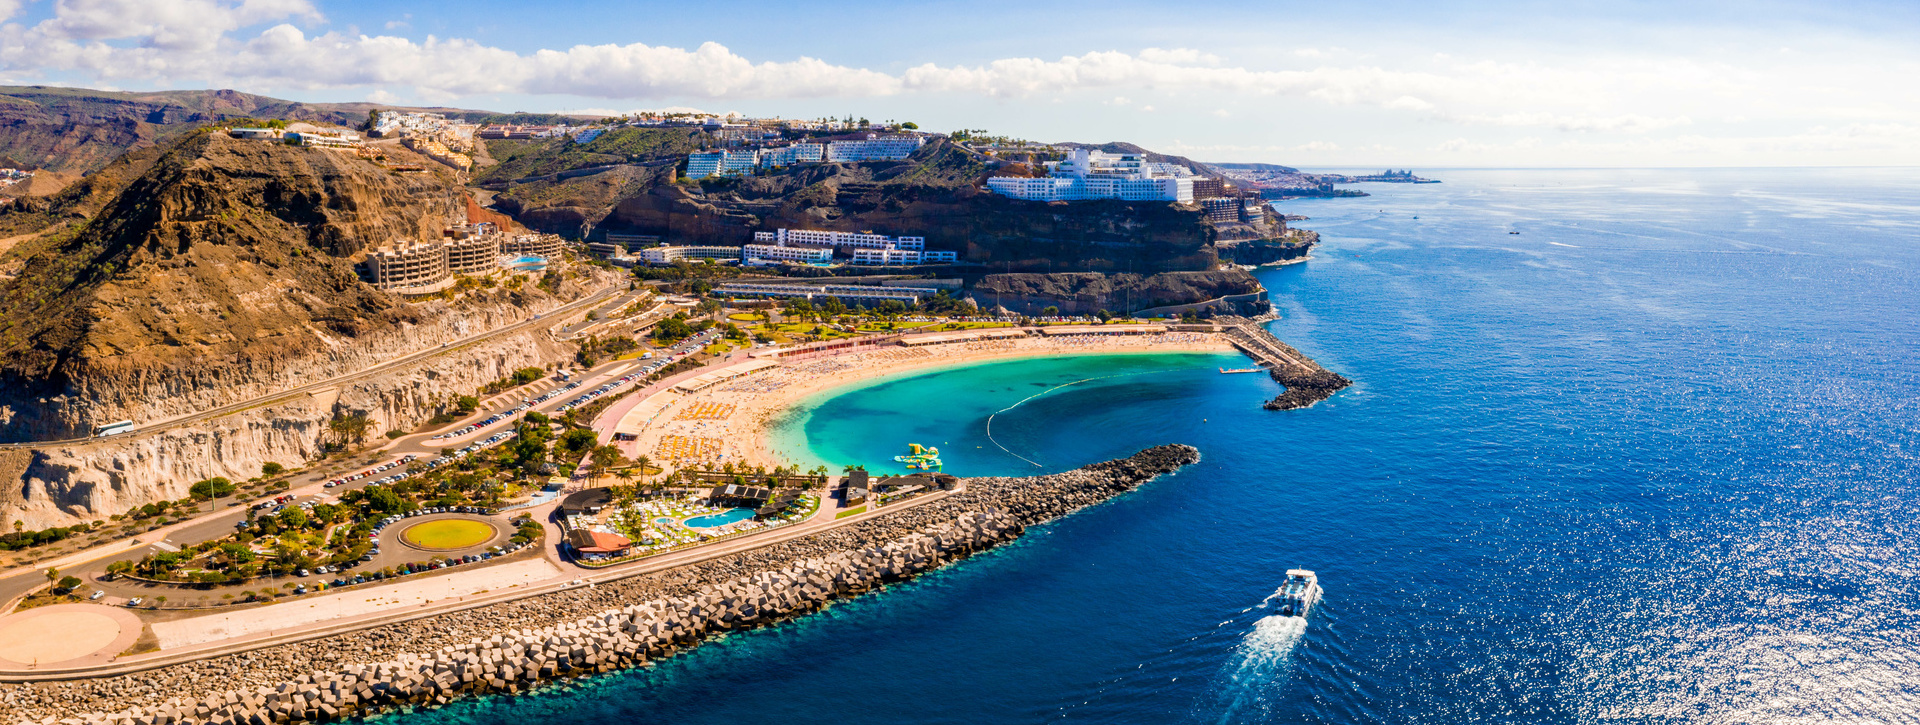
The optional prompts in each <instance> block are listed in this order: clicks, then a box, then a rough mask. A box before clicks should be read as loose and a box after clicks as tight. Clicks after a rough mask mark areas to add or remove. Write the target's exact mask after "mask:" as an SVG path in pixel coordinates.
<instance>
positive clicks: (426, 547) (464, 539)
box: [399, 516, 500, 553]
mask: <svg viewBox="0 0 1920 725" xmlns="http://www.w3.org/2000/svg"><path fill="white" fill-rule="evenodd" d="M499 536H500V529H499V527H496V526H494V525H493V524H491V523H488V522H485V521H481V520H479V519H471V518H465V517H460V516H449V517H445V518H431V519H427V520H425V521H421V522H419V523H417V524H412V525H410V526H407V527H405V528H403V529H401V530H400V535H399V538H400V543H402V544H405V545H407V546H408V547H410V548H414V549H419V550H421V551H432V552H441V553H444V552H452V551H463V550H466V549H471V548H474V547H476V546H479V545H481V544H485V543H487V542H489V541H492V540H494V539H496V538H499Z"/></svg>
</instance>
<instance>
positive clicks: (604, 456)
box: [588, 445, 626, 483]
mask: <svg viewBox="0 0 1920 725" xmlns="http://www.w3.org/2000/svg"><path fill="white" fill-rule="evenodd" d="M625 457H626V456H623V455H621V454H620V448H619V447H618V446H612V445H605V446H600V447H597V448H595V449H593V453H591V454H588V458H589V460H590V461H591V462H592V470H593V480H594V482H595V483H599V481H600V474H603V473H606V472H607V469H609V468H612V467H614V466H616V465H619V463H620V459H622V458H625Z"/></svg>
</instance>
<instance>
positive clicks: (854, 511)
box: [833, 506, 867, 519]
mask: <svg viewBox="0 0 1920 725" xmlns="http://www.w3.org/2000/svg"><path fill="white" fill-rule="evenodd" d="M866 512H867V507H865V506H855V507H853V508H850V509H847V510H845V511H842V512H840V513H837V514H834V515H833V517H834V518H835V519H844V518H846V517H848V516H857V515H859V514H864V513H866Z"/></svg>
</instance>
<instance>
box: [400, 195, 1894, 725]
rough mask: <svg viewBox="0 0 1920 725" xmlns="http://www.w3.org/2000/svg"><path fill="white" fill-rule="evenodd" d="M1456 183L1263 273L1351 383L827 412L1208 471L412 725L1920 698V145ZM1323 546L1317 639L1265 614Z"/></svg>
mask: <svg viewBox="0 0 1920 725" xmlns="http://www.w3.org/2000/svg"><path fill="white" fill-rule="evenodd" d="M1431 175H1434V176H1439V177H1441V178H1443V179H1445V180H1446V183H1444V184H1438V185H1422V186H1405V185H1368V186H1366V187H1365V188H1366V189H1367V190H1369V191H1371V192H1373V193H1374V194H1375V196H1373V197H1370V198H1364V199H1333V200H1316V201H1300V202H1283V203H1282V204H1281V206H1282V209H1283V210H1284V211H1287V212H1290V213H1294V214H1305V215H1307V216H1311V217H1313V219H1312V221H1310V222H1303V223H1300V224H1299V226H1302V227H1306V228H1310V229H1316V230H1319V231H1321V232H1322V234H1323V239H1324V243H1323V245H1322V246H1321V247H1320V248H1319V249H1318V250H1317V251H1316V252H1315V259H1314V261H1312V262H1309V263H1307V264H1303V265H1296V266H1292V267H1287V268H1283V269H1277V270H1267V271H1262V272H1260V273H1259V274H1260V277H1261V279H1262V280H1263V281H1264V282H1265V283H1266V284H1267V286H1268V287H1269V289H1271V290H1272V293H1273V298H1274V300H1275V302H1276V304H1277V306H1278V308H1279V310H1280V312H1281V313H1282V315H1283V318H1282V319H1281V320H1280V321H1278V322H1276V323H1275V324H1274V329H1275V331H1276V332H1277V333H1278V334H1279V335H1280V337H1281V338H1283V339H1285V340H1287V341H1288V342H1289V343H1291V344H1293V345H1294V346H1296V347H1298V348H1300V349H1301V350H1302V351H1304V352H1307V353H1308V354H1310V355H1313V356H1314V357H1315V358H1317V359H1318V360H1320V361H1321V362H1322V363H1324V364H1326V365H1327V366H1328V367H1330V368H1332V369H1334V370H1336V371H1339V372H1341V373H1343V374H1345V375H1347V376H1349V377H1351V378H1353V379H1354V380H1355V381H1356V382H1355V385H1354V387H1352V388H1350V389H1347V390H1344V391H1341V392H1340V393H1339V394H1338V395H1336V396H1335V397H1333V398H1332V399H1330V400H1327V401H1325V402H1323V403H1320V404H1319V405H1316V406H1314V407H1312V408H1310V409H1307V410H1301V411H1289V412H1284V413H1276V412H1270V411H1264V410H1261V409H1260V408H1259V403H1260V401H1261V400H1262V399H1264V398H1265V397H1267V396H1270V395H1271V394H1272V393H1273V392H1274V390H1273V388H1272V384H1271V382H1270V381H1267V380H1265V379H1263V378H1261V377H1260V376H1255V375H1220V374H1218V373H1217V372H1214V371H1213V368H1215V367H1217V366H1218V365H1220V364H1221V361H1217V360H1216V359H1214V358H1213V357H1212V356H1191V357H1188V358H1184V359H1183V358H1180V357H1165V356H1144V357H1120V358H1077V359H1063V360H1036V361H1026V362H1018V363H1006V364H994V365H987V366H980V367H977V368H972V369H960V370H946V371H939V372H936V373H933V374H928V375H924V376H917V377H913V378H910V379H899V380H891V381H884V382H881V383H877V384H874V385H869V386H865V387H861V388H858V389H854V390H851V391H847V392H845V393H844V394H842V395H838V396H832V397H828V398H826V399H821V400H817V401H814V405H813V406H812V407H811V409H810V410H808V411H807V412H805V413H803V414H796V415H794V416H793V417H792V418H790V419H789V420H787V421H786V423H787V425H788V426H789V427H788V428H787V429H786V433H785V440H786V443H785V444H784V445H789V446H798V447H796V448H793V449H792V455H794V456H797V457H805V458H806V459H807V460H809V461H817V462H824V463H830V464H836V465H845V464H846V463H854V462H865V463H868V464H869V465H880V466H885V465H886V464H887V463H889V462H891V460H892V457H893V456H895V455H898V454H900V453H901V452H903V451H904V449H905V446H906V444H907V443H910V442H918V443H923V444H929V445H937V446H939V447H940V449H941V453H942V456H943V458H945V459H946V461H947V463H948V466H947V468H948V470H950V471H953V472H955V473H961V474H972V475H978V474H990V473H1024V472H1034V471H1051V470H1060V469H1064V468H1068V467H1072V466H1077V465H1081V464H1084V463H1088V462H1093V461H1098V460H1103V459H1107V458H1111V457H1114V456H1117V455H1124V454H1127V453H1131V452H1132V451H1134V450H1137V449H1138V448H1141V447H1144V446H1147V445H1152V444H1158V443H1165V442H1180V443H1189V444H1192V445H1195V446H1198V447H1199V448H1200V449H1201V451H1202V453H1203V455H1204V459H1203V460H1202V461H1201V462H1200V463H1199V464H1197V465H1194V466H1192V467H1190V468H1188V469H1186V470H1184V471H1181V472H1180V473H1178V474H1175V475H1172V476H1168V477H1165V478H1163V479H1160V480H1158V481H1155V482H1153V483H1152V484H1150V485H1147V486H1145V487H1143V488H1141V489H1140V490H1138V491H1135V492H1132V493H1129V494H1127V495H1125V496H1121V497H1119V498H1116V499H1114V500H1112V501H1110V502H1108V503H1106V504H1103V505H1100V506H1096V507H1093V508H1090V509H1087V510H1084V511H1081V512H1079V513H1077V514H1075V515H1073V516H1070V517H1067V518H1065V519H1062V520H1060V521H1058V522H1055V523H1052V524H1049V525H1046V526H1040V527H1035V528H1034V529H1032V530H1030V531H1029V532H1028V534H1027V536H1025V537H1024V538H1022V539H1021V540H1019V541H1017V542H1015V543H1013V544H1011V545H1009V546H1006V547H1002V548H1000V549H996V550H994V551H991V552H988V553H986V554H984V555H981V556H978V557H975V558H972V559H969V560H967V561H965V562H962V563H960V564H958V565H956V566H952V567H949V568H946V569H943V570H941V571H939V572H937V573H934V574H932V575H930V576H927V577H923V578H921V579H918V580H915V581H913V582H911V583H908V584H905V585H901V586H896V587H891V588H889V589H888V590H887V591H885V592H883V593H880V594H877V595H873V596H867V597H862V598H860V599H857V600H853V601H850V602H845V603H842V604H838V605H836V606H834V607H832V608H830V609H828V610H827V611H826V612H823V613H821V614H818V615H814V616H809V617H806V618H803V619H800V620H798V621H795V622H791V623H788V624H784V625H781V626H778V627H772V628H768V629H764V630H758V631H754V632H750V633H741V634H735V635H730V636H727V637H724V638H722V639H719V640H717V641H715V642H712V643H710V644H708V645H706V646H703V647H700V648H697V649H695V650H693V651H691V652H688V653H686V654H683V655H681V656H678V657H674V658H672V659H669V660H666V661H663V662H659V663H656V664H655V666H653V667H650V668H646V669H642V670H637V671H632V672H626V673H620V674H616V675H609V676H606V677H603V678H597V679H594V680H589V681H583V682H580V683H577V684H576V685H574V686H573V687H571V688H570V689H566V690H562V691H557V692H554V693H551V694H543V695H539V696H533V697H523V698H488V699H484V700H476V701H467V702H461V703H457V704H456V705H454V706H451V707H448V708H445V709H442V710H438V711H433V712H426V713H419V714H414V715H410V716H406V717H402V718H400V720H402V721H404V722H408V723H410V724H411V723H456V722H458V723H510V722H519V721H539V720H554V719H560V718H568V719H581V718H585V719H592V720H596V721H608V722H622V723H624V722H673V723H681V724H685V725H708V724H712V725H720V724H723V723H737V722H760V721H767V722H803V723H852V724H854V725H881V724H892V723H909V722H910V723H955V724H959V723H967V724H973V723H1036V722H1051V721H1060V720H1064V721H1091V722H1102V723H1209V724H1215V723H1224V724H1228V725H1237V724H1240V723H1275V722H1278V723H1295V722H1301V723H1458V722H1498V723H1596V722H1607V723H1647V724H1649V725H1652V724H1665V723H1729V724H1732V723H1755V722H1788V721H1792V722H1804V721H1845V722H1910V721H1913V720H1914V719H1915V717H1914V714H1913V713H1914V708H1913V705H1912V703H1913V702H1914V701H1915V700H1916V698H1920V574H1917V573H1916V567H1915V566H1914V552H1915V551H1920V490H1917V489H1916V488H1915V486H1914V482H1915V481H1916V480H1920V424H1916V422H1915V421H1920V361H1917V360H1916V356H1915V354H1914V350H1916V349H1920V312H1917V311H1920V244H1916V243H1915V240H1916V239H1917V238H1920V172H1915V171H1913V170H1901V169H1895V170H1883V169H1846V170H1823V169H1812V170H1790V171H1768V170H1760V171H1754V170H1712V169H1708V170H1617V171H1592V170H1552V171H1449V172H1436V173H1433V174H1431ZM1415 217H1418V218H1415ZM1509 231H1519V232H1520V234H1517V235H1515V234H1509V233H1508V232H1509ZM1107 375H1127V376H1128V377H1104V376H1107ZM1095 377H1099V378H1101V379H1100V380H1096V381H1090V382H1088V383H1084V384H1082V385H1074V386H1069V387H1065V388H1059V389H1057V390H1054V391H1053V392H1050V393H1047V394H1045V395H1043V396H1041V397H1039V398H1035V399H1033V400H1031V401H1029V402H1027V403H1025V404H1024V405H1021V406H1019V407H1017V408H1014V409H1013V410H1011V411H1008V412H1007V413H1004V414H1001V415H999V416H997V417H995V419H994V436H993V438H994V440H988V439H987V437H986V435H985V421H986V418H987V417H988V416H991V415H993V414H994V412H995V411H998V410H1000V409H1003V408H1006V407H1007V406H1009V405H1011V404H1012V403H1014V402H1016V401H1018V400H1020V399H1021V398H1023V397H1026V396H1029V395H1032V394H1033V393H1035V392H1041V391H1046V390H1050V389H1053V388H1054V387H1055V386H1058V385H1060V384H1062V383H1065V382H1072V381H1074V380H1080V379H1086V378H1095ZM995 441H997V442H998V443H999V444H1002V445H1005V446H1006V448H1007V449H1008V451H1010V453H1009V452H1003V451H1001V450H1000V449H999V447H998V445H995ZM1016 454H1017V456H1024V457H1028V458H1032V459H1033V460H1034V461H1037V462H1038V463H1039V464H1040V465H1039V466H1035V465H1032V464H1030V463H1027V462H1024V461H1022V460H1021V459H1020V458H1019V457H1016ZM1293 567H1304V568H1309V569H1314V570H1316V571H1318V572H1319V574H1320V577H1321V582H1322V584H1323V586H1325V588H1326V596H1325V599H1324V600H1323V601H1322V603H1321V604H1320V605H1319V606H1318V607H1316V608H1315V611H1314V613H1313V616H1312V618H1311V619H1310V620H1309V621H1308V623H1307V624H1306V626H1305V627H1300V626H1299V625H1298V620H1292V619H1291V618H1280V617H1274V616H1271V615H1272V612H1269V611H1267V610H1265V609H1262V608H1261V606H1260V605H1261V602H1262V601H1263V600H1264V599H1265V598H1266V597H1267V596H1268V595H1270V594H1271V593H1272V592H1273V590H1274V589H1275V588H1276V587H1278V586H1279V585H1280V582H1281V580H1282V578H1283V577H1284V574H1285V571H1286V570H1287V569H1288V568H1293Z"/></svg>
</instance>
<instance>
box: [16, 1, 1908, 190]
mask: <svg viewBox="0 0 1920 725" xmlns="http://www.w3.org/2000/svg"><path fill="white" fill-rule="evenodd" d="M24 1H25V0H0V76H4V77H6V78H8V79H10V80H12V81H15V82H49V81H66V82H75V83H81V84H84V85H90V86H94V87H101V86H135V87H153V86H166V85H173V84H180V83H192V84H195V85H199V84H204V83H208V82H212V83H215V84H221V85H227V86H230V87H239V88H247V89H250V90H257V91H261V92H283V93H284V92H286V91H290V90H310V89H334V90H340V89H359V90H361V91H362V92H365V93H368V94H385V95H372V96H371V97H375V98H407V99H426V100H431V101H435V102H450V101H455V100H458V99H461V98H476V97H490V96H491V97H502V96H515V95H519V96H525V95H534V96H540V95H545V96H570V97H579V98H593V99H608V101H609V103H608V104H607V105H609V106H610V107H612V108H618V107H620V106H622V105H625V104H626V103H642V102H647V101H648V100H650V99H659V100H660V101H664V102H677V103H706V102H709V101H716V102H717V101H725V102H728V103H731V102H733V101H735V100H756V99H780V98H878V97H901V96H911V95H922V96H977V97H984V98H993V99H1005V100H1006V101H1007V102H1008V103H1007V104H1006V105H1008V106H1012V107H1017V106H1018V105H1019V104H1020V103H1023V102H1024V103H1025V104H1027V106H1028V107H1029V108H1041V109H1048V110H1049V111H1051V109H1052V108H1054V107H1056V106H1057V107H1059V108H1061V109H1071V108H1074V107H1084V106H1085V105H1088V104H1092V103H1104V104H1107V105H1110V106H1115V107H1120V106H1125V107H1131V108H1138V109H1140V110H1142V111H1152V110H1154V109H1155V108H1156V106H1153V105H1141V104H1142V102H1143V101H1144V100H1146V99H1151V100H1153V101H1154V102H1155V103H1156V104H1158V105H1166V106H1168V108H1166V109H1161V110H1165V111H1167V112H1168V113H1167V115H1168V116H1170V117H1171V116H1175V115H1181V116H1188V117H1190V116H1191V115H1195V114H1206V113H1212V114H1213V115H1216V116H1220V117H1231V116H1241V117H1266V114H1269V113H1274V114H1275V115H1274V117H1276V118H1283V120H1284V122H1289V123H1313V122H1319V123H1335V124H1339V123H1349V122H1351V121H1352V120H1353V119H1356V118H1362V117H1364V118H1367V119H1368V123H1370V124H1372V127H1374V128H1381V129H1387V130H1386V131H1385V132H1386V133H1400V134H1401V137H1400V138H1397V139H1393V140H1395V141H1398V142H1399V143H1401V144H1403V145H1404V146H1405V147H1407V148H1409V149H1420V150H1423V151H1421V152H1433V153H1444V154H1450V155H1473V154H1492V153H1508V152H1512V151H1514V149H1515V145H1514V144H1515V142H1513V141H1512V140H1511V138H1510V134H1511V133H1514V131H1512V130H1513V129H1526V130H1527V131H1525V132H1538V133H1542V134H1543V135H1545V136H1546V137H1547V140H1545V141H1541V140H1536V141H1535V143H1536V144H1539V145H1540V148H1542V149H1579V150H1582V152H1585V151H1586V150H1592V149H1603V148H1609V147H1607V146H1606V145H1607V144H1615V145H1614V146H1612V147H1610V148H1614V149H1617V150H1620V151H1621V152H1623V153H1625V152H1638V151H1646V152H1655V151H1662V150H1673V151H1675V152H1677V153H1688V151H1687V149H1689V148H1699V149H1708V150H1704V151H1701V152H1700V153H1730V151H1727V149H1729V148H1733V147H1736V146H1737V147H1740V148H1756V147H1764V148H1776V149H1788V148H1792V149H1816V148H1823V147H1824V148H1829V149H1833V148H1847V149H1863V148H1883V147H1889V146H1891V147H1895V148H1899V149H1901V150H1903V151H1904V152H1905V153H1904V155H1895V156H1894V157H1893V158H1897V159H1903V160H1904V161H1901V162H1908V163H1910V162H1914V161H1917V160H1920V142H1916V141H1915V139H1913V138H1912V137H1911V135H1909V134H1906V132H1904V131H1899V130H1897V129H1901V128H1911V127H1912V126H1913V124H1915V123H1916V122H1917V121H1916V119H1920V96H1915V95H1914V94H1911V93H1903V92H1900V91H1898V90H1897V89H1900V88H1906V87H1909V86H1911V81H1910V78H1911V76H1912V74H1913V73H1915V72H1920V56H1916V54H1915V53H1914V51H1912V50H1911V49H1908V48H1899V47H1892V46H1889V47H1888V48H1874V49H1869V50H1861V49H1858V48H1851V47H1849V48H1823V47H1808V48H1799V49H1798V50H1796V52H1794V53H1793V54H1791V57H1781V56H1780V54H1778V53H1775V52H1774V48H1776V47H1777V45H1778V43H1767V44H1757V43H1756V44H1753V45H1752V46H1751V48H1750V49H1742V48H1739V47H1735V48H1734V49H1733V50H1725V49H1718V50H1713V51H1712V52H1707V51H1701V52H1698V53H1693V52H1692V51H1676V52H1675V53H1681V54H1675V53H1668V54H1664V55H1663V54H1660V53H1658V52H1654V51H1647V52H1642V53H1640V54H1637V55H1636V54H1625V55H1623V54H1620V53H1617V52H1603V53H1589V54H1586V55H1580V54H1578V53H1567V54H1553V53H1535V54H1531V55H1528V56H1527V57H1526V59H1524V60H1511V59H1503V58H1499V57H1493V56H1474V55H1470V54H1466V53H1462V52H1460V48H1458V47H1454V48H1447V50H1449V51H1452V52H1447V53H1441V52H1432V51H1433V50H1434V49H1433V48H1428V49H1419V48H1408V49H1405V53H1404V55H1402V56H1399V57H1397V58H1394V59H1391V60H1383V59H1382V56H1376V55H1372V54H1369V53H1367V52H1365V51H1366V49H1361V50H1362V52H1353V51H1349V50H1346V49H1342V48H1335V47H1321V48H1295V49H1283V50H1280V51H1277V52H1275V53H1274V55H1275V56H1277V57H1278V58H1279V61H1278V63H1279V65H1278V66H1276V67H1254V66H1250V65H1236V64H1235V62H1234V61H1233V60H1231V59H1227V58H1222V57H1220V56H1218V55H1214V54H1211V53H1207V52H1203V51H1200V50H1195V49H1191V48H1172V49H1167V48H1147V49H1144V50H1140V51H1139V52H1137V53H1128V52H1119V51H1097V52H1086V53H1080V54H1077V55H1064V56H1060V57H1056V58H1040V57H1014V58H1001V59H997V60H990V61H986V62H982V63H975V64H944V65H943V64H940V63H924V64H922V65H919V66H915V67H910V68H907V69H905V70H902V71H898V72H882V71H876V70H870V69H867V68H861V67H854V66H849V65H843V64H838V63H832V62H828V61H825V60H821V59H817V58H808V57H797V58H791V57H790V58H775V59H765V58H754V57H752V56H751V54H743V53H739V52H736V51H734V50H733V49H730V48H727V47H725V46H722V45H719V44H717V43H704V44H701V45H698V46H694V47H673V46H663V45H647V44H644V43H632V44H625V45H615V44H607V45H577V46H573V47H568V48H554V49H545V50H535V51H530V52H517V51H513V50H507V49H504V48H499V47H493V46H489V45H485V44H482V43H480V42H477V41H474V40H470V39H465V38H442V37H435V36H432V35H428V36H425V37H418V36H414V37H402V35H400V34H399V31H401V30H403V29H405V28H406V27H407V25H408V21H410V20H411V18H410V17H407V16H402V18H401V19H399V20H395V21H392V22H390V23H388V24H387V26H388V29H389V31H393V32H388V33H385V34H379V35H362V34H360V33H357V32H338V31H332V32H322V30H324V28H321V27H320V26H319V25H318V24H320V23H324V22H325V18H324V17H323V16H322V15H321V13H320V11H319V9H318V8H319V3H318V2H317V0H48V1H49V3H50V7H51V13H52V15H51V17H50V18H48V19H46V20H44V21H41V22H38V23H35V24H27V23H22V22H4V20H5V19H6V18H10V17H13V16H15V15H17V14H18V13H19V12H20V11H21V9H22V8H23V7H24V5H23V2H24ZM317 28H318V29H317ZM1798 45H1800V44H1799V43H1798V41H1796V46H1798ZM1701 47H1705V46H1704V45H1702V46H1701ZM1688 53H1690V54H1688ZM1288 63H1292V64H1295V65H1305V64H1314V65H1316V67H1312V68H1304V67H1302V68H1288V67H1286V65H1287V64H1288ZM1101 99H1108V100H1101ZM589 102H593V103H597V101H589ZM1042 103H1045V104H1050V105H1046V106H1042V105H1040V104H1042ZM1227 107H1232V108H1233V109H1234V111H1233V112H1232V113H1231V114H1229V113H1228V112H1227V111H1226V108H1227ZM1207 109H1218V110H1213V111H1208V110H1207ZM1366 109H1376V110H1374V111H1373V112H1372V115H1371V116H1364V115H1363V114H1362V113H1360V112H1361V111H1365V110H1366ZM1066 112H1067V111H1064V110H1063V111H1052V112H1051V114H1050V115H1057V114H1061V113H1066ZM1275 112H1279V113H1275ZM1316 112H1317V113H1318V114H1319V115H1317V116H1316V115H1314V114H1315V113H1316ZM1695 119H1700V122H1699V123H1698V124H1696V121H1695ZM1734 123H1738V124H1739V125H1740V126H1741V128H1740V132H1741V133H1744V134H1747V135H1746V136H1743V137H1740V138H1738V139H1734V138H1731V137H1729V136H1728V135H1727V134H1729V133H1731V132H1728V131H1726V130H1725V129H1724V126H1726V125H1728V124H1734ZM1696 125H1699V126H1705V127H1707V128H1706V129H1704V130H1700V131H1698V132H1694V131H1695V129H1694V126H1696ZM1215 126H1217V127H1218V128H1220V129H1227V128H1228V127H1229V126H1231V125H1229V124H1216V125H1215ZM1249 128H1251V127H1249ZM1796 128H1797V129H1808V130H1806V131H1803V132H1798V133H1796V132H1792V131H1790V130H1785V129H1796ZM1890 129H1892V130H1890ZM1219 132H1220V133H1228V132H1229V131H1226V130H1222V131H1219ZM1232 132H1233V133H1257V132H1258V131H1254V130H1240V131H1232ZM1295 132H1300V133H1314V131H1313V130H1312V129H1308V130H1306V131H1299V130H1298V129H1297V127H1296V128H1295ZM1686 132H1693V133H1688V134H1687V135H1681V134H1683V133H1686ZM1716 132H1717V133H1718V135H1716ZM1756 133H1771V134H1774V135H1770V136H1756V135H1753V134H1756ZM1455 137H1457V138H1455ZM1142 140H1143V141H1144V140H1145V139H1142ZM1572 142H1577V143H1572ZM1662 144H1665V145H1662ZM1260 148H1264V149H1267V150H1269V151H1272V152H1274V153H1282V152H1285V153H1300V152H1313V153H1320V152H1327V151H1329V149H1333V148H1339V149H1340V150H1341V151H1342V152H1344V153H1355V152H1360V151H1368V152H1371V151H1372V150H1373V149H1371V148H1370V147H1367V146H1363V145H1360V144H1359V143H1358V142H1356V141H1353V140H1347V143H1346V144H1345V145H1344V146H1340V145H1335V144H1331V143H1329V144H1328V145H1326V146H1312V145H1311V144H1307V145H1282V146H1272V147H1260ZM1595 153H1604V151H1595ZM1795 153H1798V151H1795ZM1807 153H1814V151H1807ZM1449 158H1452V156H1449Z"/></svg>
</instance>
